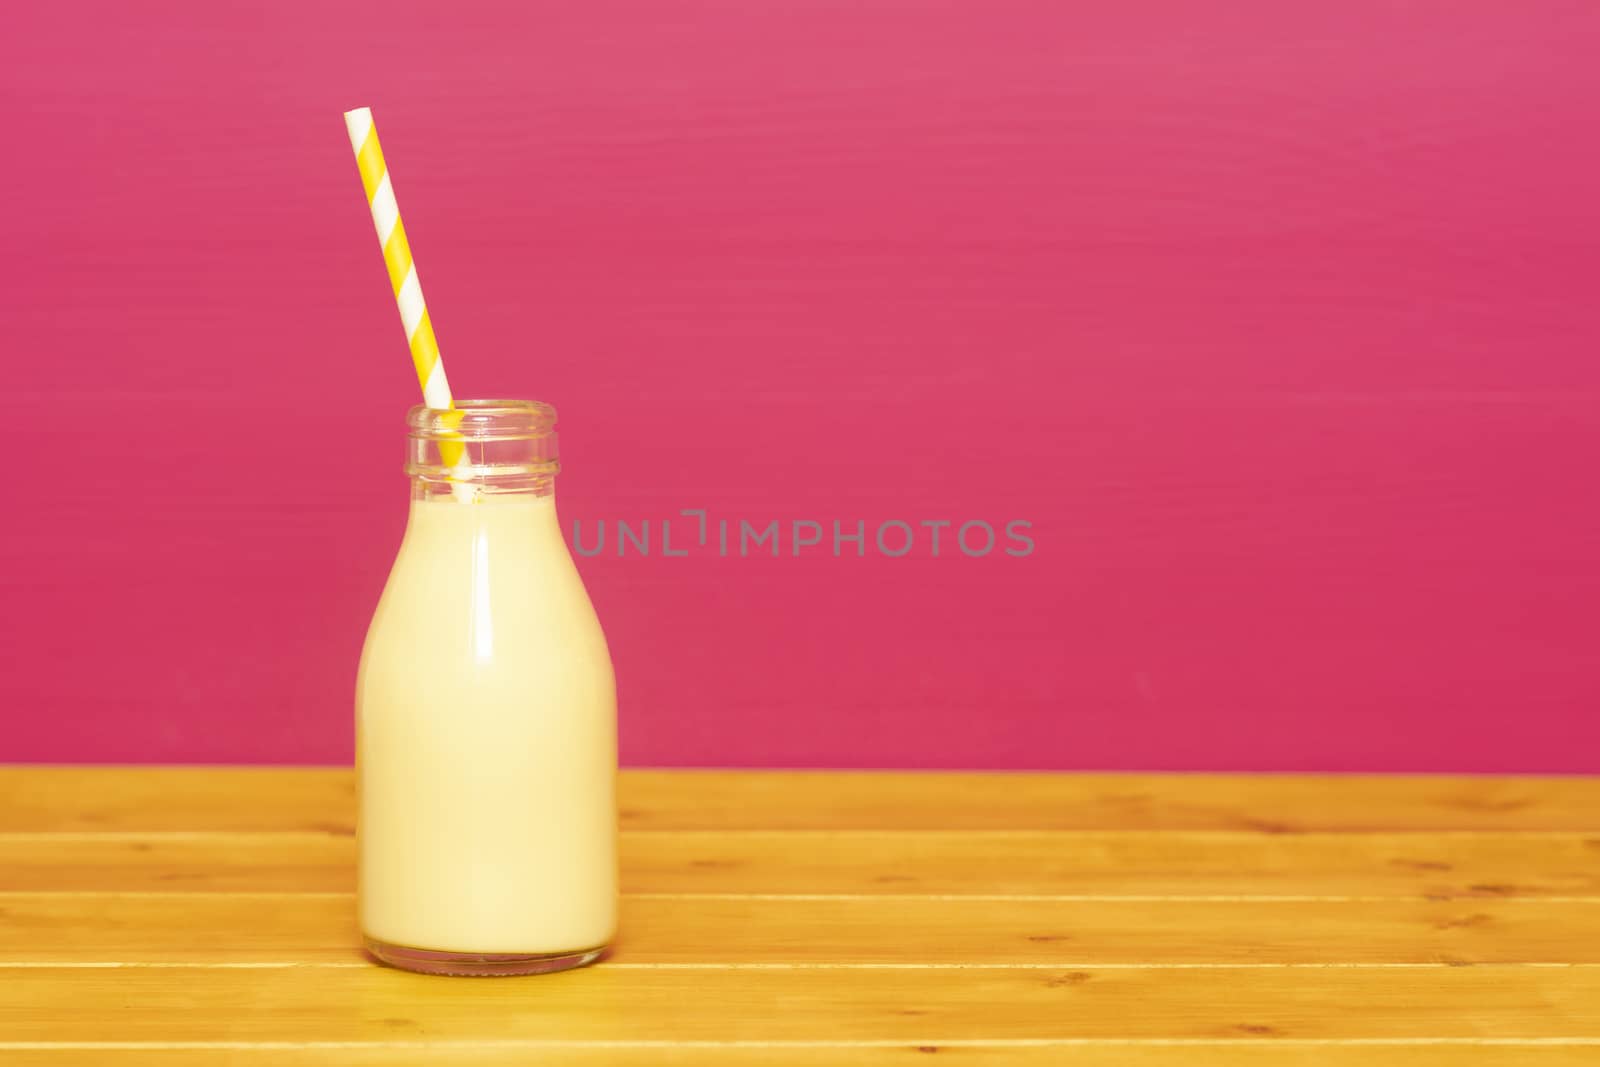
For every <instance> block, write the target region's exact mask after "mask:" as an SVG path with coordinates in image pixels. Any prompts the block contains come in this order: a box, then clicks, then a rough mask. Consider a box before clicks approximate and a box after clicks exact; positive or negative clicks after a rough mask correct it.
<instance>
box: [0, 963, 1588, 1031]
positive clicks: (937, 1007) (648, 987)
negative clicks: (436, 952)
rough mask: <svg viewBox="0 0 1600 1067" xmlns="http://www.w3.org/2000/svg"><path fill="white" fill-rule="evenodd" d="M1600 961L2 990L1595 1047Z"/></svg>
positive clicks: (818, 1027) (17, 1013) (850, 1026)
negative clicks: (1550, 1041)
mask: <svg viewBox="0 0 1600 1067" xmlns="http://www.w3.org/2000/svg"><path fill="white" fill-rule="evenodd" d="M1597 1006H1600V968H1577V969H1571V968H1547V967H1441V968H1424V969H1418V970H1378V971H1356V970H1350V969H1338V968H1334V969H1326V968H1310V969H1304V970H1298V971H1286V970H1281V969H1276V968H1273V969H1266V970H1236V971H1207V972H1204V973H1203V974H1197V973H1196V972H1194V971H1190V970H1166V969H1155V970H1092V969H1075V970H977V971H972V970H924V969H908V970H857V971H841V970H834V969H826V970H822V969H802V970H788V971H743V970H705V971H697V972H694V973H692V974H688V973H685V972H683V971H680V970H665V969H661V970H656V969H624V968H618V967H610V968H607V967H603V966H602V967H596V968H591V969H587V970H584V971H578V972H569V973H567V974H562V975H549V976H544V977H542V978H539V979H533V980H527V981H514V980H505V981H494V980H482V981H470V980H460V979H448V978H443V979H442V978H430V977H425V976H421V975H412V974H405V973H401V972H397V971H391V970H385V969H380V968H376V967H359V968H347V969H346V968H341V969H325V970H315V971H306V970H303V969H300V970H281V971H239V970H211V969H208V970H203V971H198V970H189V969H181V970H140V969H132V970H127V969H123V970H105V971H83V970H54V969H38V970H33V971H30V972H29V973H28V975H27V980H26V981H7V982H4V983H0V1030H3V1031H4V1034H5V1037H4V1040H5V1041H8V1042H30V1041H79V1042H82V1041H136V1042H137V1041H160V1042H185V1041H228V1042H241V1041H242V1042H253V1041H271V1040H288V1041H297V1042H305V1041H392V1040H405V1039H412V1040H426V1041H430V1042H450V1041H473V1040H475V1039H476V1040H493V1041H496V1042H517V1041H523V1042H618V1041H620V1042H633V1041H712V1042H719V1043H726V1042H736V1041H808V1042H816V1041H822V1042H824V1043H832V1044H839V1043H849V1042H852V1041H888V1042H904V1043H905V1044H907V1045H916V1046H920V1045H940V1044H942V1043H944V1042H948V1041H972V1040H976V1041H996V1040H1000V1041H1004V1040H1023V1039H1033V1040H1061V1039H1076V1038H1097V1039H1107V1038H1144V1039H1149V1038H1185V1039H1195V1038H1199V1039H1206V1040H1215V1039H1218V1038H1226V1039H1234V1040H1246V1041H1249V1040H1259V1041H1261V1042H1262V1043H1264V1044H1266V1043H1271V1042H1273V1041H1275V1040H1282V1039H1298V1040H1307V1039H1313V1040H1328V1039H1342V1040H1349V1039H1372V1038H1390V1039H1394V1038H1475V1039H1480V1040H1481V1039H1491V1038H1501V1039H1504V1038H1511V1039H1517V1040H1527V1039H1537V1038H1579V1037H1581V1038H1600V1008H1597Z"/></svg>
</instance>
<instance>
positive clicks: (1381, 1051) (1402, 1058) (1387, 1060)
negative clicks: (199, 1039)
mask: <svg viewBox="0 0 1600 1067" xmlns="http://www.w3.org/2000/svg"><path fill="white" fill-rule="evenodd" d="M0 1051H3V1052H4V1056H5V1063H6V1067H214V1065H215V1064H217V1063H218V1062H225V1063H228V1064H233V1065H236V1067H257V1065H259V1067H280V1065H281V1067H327V1065H329V1064H337V1065H339V1067H440V1065H441V1064H446V1063H447V1064H450V1065H452V1067H455V1065H459V1067H527V1065H528V1064H530V1063H537V1064H538V1065H539V1067H701V1065H704V1067H732V1065H741V1067H743V1065H748V1064H751V1063H760V1064H762V1065H764V1067H816V1065H817V1064H819V1063H825V1064H827V1065H829V1067H884V1065H888V1067H895V1065H910V1064H917V1063H922V1062H927V1063H930V1064H931V1063H943V1062H945V1061H946V1060H948V1061H950V1062H954V1063H956V1064H959V1065H961V1067H1038V1065H1044V1064H1053V1065H1060V1064H1063V1063H1065V1064H1070V1067H1594V1064H1595V1062H1596V1059H1597V1057H1600V1050H1597V1049H1596V1047H1595V1046H1593V1045H1588V1044H1582V1045H1533V1044H1514V1045H1486V1044H1483V1043H1480V1042H1477V1041H1474V1040H1473V1039H1471V1038H1464V1039H1461V1043H1460V1044H1454V1045H1410V1046H1407V1045H1400V1044H1387V1045H1357V1046H1351V1045H1335V1044H1328V1043H1326V1042H1310V1043H1306V1044H1292V1043H1286V1042H1281V1041H1280V1042H1275V1043H1273V1044H1272V1045H1271V1046H1267V1047H1264V1046H1262V1045H1261V1044H1259V1043H1256V1044H1253V1045H1246V1044H1240V1043H1237V1042H1235V1043H1225V1044H1198V1043H1186V1044H1183V1045H1179V1046H1170V1045H1166V1046H1162V1045H1155V1046H1152V1045H1130V1044H1120V1043H1119V1044H1111V1045H1107V1044H1073V1045H1071V1046H1063V1045H1044V1046H1016V1045H1012V1046H1000V1047H995V1046H987V1047H985V1046H981V1045H979V1046H973V1045H961V1046H954V1047H952V1046H944V1047H941V1046H938V1045H912V1044H909V1043H896V1044H891V1045H887V1046H879V1047H875V1048H860V1047H849V1046H837V1045H835V1046H829V1045H825V1044H818V1045H811V1046H807V1047H802V1048H784V1047H782V1046H774V1045H766V1046H760V1047H757V1048H750V1047H748V1046H745V1047H740V1046H732V1047H729V1046H723V1047H716V1046H710V1047H708V1046H705V1045H695V1046H688V1047H685V1046H681V1045H680V1046H676V1047H674V1046H659V1045H657V1046H649V1047H644V1048H627V1047H621V1048H619V1047H616V1046H611V1047H601V1048H587V1049H586V1048H579V1047H574V1046H571V1045H567V1046H558V1047H550V1046H542V1047H540V1048H538V1049H537V1050H536V1051H533V1050H530V1049H528V1048H525V1047H524V1048H516V1047H511V1048H463V1047H461V1046H460V1045H455V1046H450V1047H449V1048H448V1051H447V1052H442V1051H441V1050H440V1049H438V1048H430V1047H426V1046H423V1047H408V1046H405V1045H372V1046H366V1047H361V1046H355V1047H351V1046H348V1045H347V1046H340V1047H337V1048H314V1047H313V1048H305V1047H302V1048H293V1047H289V1048H286V1047H283V1046H281V1045H276V1046H268V1047H261V1046H256V1047H250V1046H240V1045H237V1044H235V1045H230V1046H229V1047H227V1048H226V1049H187V1050H185V1049H174V1048H162V1047H159V1046H158V1047H156V1048H154V1049H144V1050H130V1049H127V1048H118V1049H116V1050H114V1051H113V1050H108V1049H104V1048H92V1047H91V1048H72V1047H66V1048H54V1049H27V1050H19V1049H16V1048H5V1047H4V1045H3V1044H0ZM935 1052H937V1053H939V1054H941V1055H940V1059H938V1060H924V1059H923V1057H924V1056H925V1055H927V1054H929V1053H935Z"/></svg>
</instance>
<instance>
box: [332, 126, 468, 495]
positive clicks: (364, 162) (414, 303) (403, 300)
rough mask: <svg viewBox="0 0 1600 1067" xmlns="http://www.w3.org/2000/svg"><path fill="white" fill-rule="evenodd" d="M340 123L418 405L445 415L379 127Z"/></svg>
mask: <svg viewBox="0 0 1600 1067" xmlns="http://www.w3.org/2000/svg"><path fill="white" fill-rule="evenodd" d="M344 125H345V129H346V131H348V132H349V134H350V147H351V148H352V149H354V150H355V153H356V167H357V169H359V170H360V171H361V185H362V187H363V188H364V189H366V191H367V204H368V206H370V207H371V208H372V225H373V228H374V229H376V230H377V231H378V243H379V245H381V246H382V247H383V262H384V265H385V266H387V267H388V268H389V284H390V285H391V286H392V287H393V288H394V302H395V305H396V306H397V307H399V309H400V323H401V325H403V326H404V327H405V330H406V342H407V343H408V344H410V346H411V362H412V364H414V365H415V366H416V368H417V381H418V382H419V383H420V384H421V385H422V402H423V403H424V404H426V405H428V407H430V408H433V409H435V410H438V411H450V410H452V409H454V408H455V401H454V400H453V399H452V398H451V396H450V382H449V380H448V379H446V378H445V376H444V360H443V359H441V358H440V357H439V341H438V339H437V338H435V337H434V335H433V323H432V322H431V321H430V320H429V318H428V305H427V302H426V301H425V300H423V299H422V283H421V282H419V281H418V280H417V265H416V264H415V263H414V262H412V260H411V246H410V245H409V244H408V243H407V242H406V227H405V223H403V222H401V221H400V205H399V204H398V203H397V202H396V201H395V198H394V184H393V183H392V182H391V181H390V180H389V168H388V167H386V166H384V162H383V149H382V148H380V147H379V146H378V128H377V127H376V126H374V125H373V124H372V109H371V108H365V107H358V108H356V109H355V110H354V111H346V112H345V113H344ZM452 425H454V424H453V423H452ZM464 452H465V449H464V448H463V447H462V445H460V444H458V443H456V442H454V441H441V442H440V443H439V458H440V459H442V460H443V461H444V464H445V466H447V467H454V466H456V464H458V463H459V462H460V461H461V459H462V456H463V453H464Z"/></svg>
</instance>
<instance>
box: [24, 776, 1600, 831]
mask: <svg viewBox="0 0 1600 1067" xmlns="http://www.w3.org/2000/svg"><path fill="white" fill-rule="evenodd" d="M1334 797H1336V798H1337V802H1334V801H1333V800H1332V799H1331V798H1334ZM619 801H620V804H621V812H622V823H623V826H624V828H626V829H638V830H731V829H740V830H829V829H852V830H890V831H901V830H1119V831H1120V830H1163V831H1167V830H1245V831H1260V832H1265V833H1290V832H1295V831H1317V830H1331V831H1341V832H1342V831H1370V832H1379V831H1396V832H1406V833H1410V832H1418V831H1441V830H1444V831H1451V830H1471V831H1488V830H1516V831H1529V830H1566V831H1577V832H1594V833H1597V834H1600V779H1593V778H1557V777H1542V778H1511V777H1496V778H1488V777H1444V776H1437V777H1436V776H1394V777H1385V776H1371V775H1368V776H1361V775H1348V776H1345V775H1140V774H1087V775H1062V774H1023V773H1016V774H930V773H908V772H887V773H886V772H833V771H676V770H637V769H636V770H627V771H624V772H623V774H622V776H621V780H620V784H619ZM354 820H355V792H354V779H353V776H352V774H351V772H350V771H349V770H348V769H346V768H332V767H329V768H218V767H180V768H156V767H139V768H125V767H117V768H102V767H23V766H15V767H0V830H11V831H39V830H91V831H92V830H99V831H107V830H275V831H285V830H300V831H314V832H332V833H351V832H353V831H354V828H355V821H354Z"/></svg>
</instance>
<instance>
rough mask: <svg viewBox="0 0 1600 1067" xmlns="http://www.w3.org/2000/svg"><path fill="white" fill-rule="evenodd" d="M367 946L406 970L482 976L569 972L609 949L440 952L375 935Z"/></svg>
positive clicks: (377, 956)
mask: <svg viewBox="0 0 1600 1067" xmlns="http://www.w3.org/2000/svg"><path fill="white" fill-rule="evenodd" d="M366 946H367V952H368V953H370V954H371V955H372V958H373V959H375V960H377V961H378V962H379V963H384V964H387V965H388V966H390V967H398V968H400V969H401V970H403V971H416V972H417V973H418V974H448V975H460V976H468V977H481V978H497V977H509V976H512V975H521V974H549V973H550V972H552V971H569V970H571V969H572V968H574V967H582V966H585V965H586V964H590V963H593V962H594V961H595V960H597V959H599V958H600V956H601V955H602V954H603V953H604V952H605V950H606V946H605V945H601V946H600V947H599V948H590V949H583V950H581V951H578V952H555V953H545V954H542V955H541V954H531V953H526V952H440V951H438V950H436V949H428V948H412V947H410V946H409V945H394V944H390V943H389V942H387V941H379V940H378V939H377V938H374V937H369V938H366Z"/></svg>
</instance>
